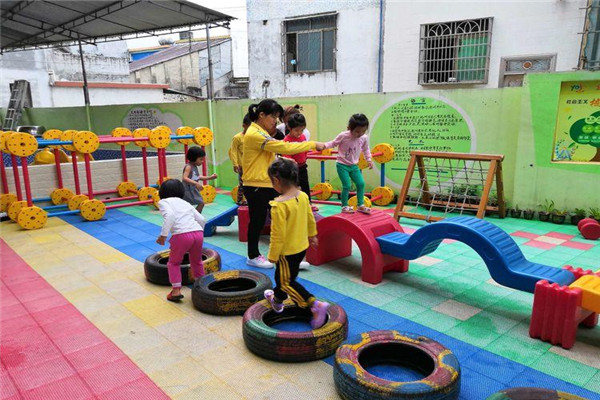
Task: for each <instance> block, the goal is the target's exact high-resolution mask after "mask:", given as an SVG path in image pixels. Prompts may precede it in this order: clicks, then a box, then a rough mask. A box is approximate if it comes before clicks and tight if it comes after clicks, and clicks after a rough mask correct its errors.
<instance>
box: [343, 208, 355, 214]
mask: <svg viewBox="0 0 600 400" xmlns="http://www.w3.org/2000/svg"><path fill="white" fill-rule="evenodd" d="M342 214H354V209H353V208H352V207H350V206H344V207H342Z"/></svg>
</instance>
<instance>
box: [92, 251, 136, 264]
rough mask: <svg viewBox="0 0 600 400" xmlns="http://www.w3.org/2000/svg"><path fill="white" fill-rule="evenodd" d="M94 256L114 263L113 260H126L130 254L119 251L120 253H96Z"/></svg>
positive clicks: (104, 261)
mask: <svg viewBox="0 0 600 400" xmlns="http://www.w3.org/2000/svg"><path fill="white" fill-rule="evenodd" d="M94 257H96V258H97V259H98V260H100V261H102V262H103V263H113V262H118V261H125V260H127V259H129V256H128V255H126V254H123V253H121V252H119V253H118V254H99V255H95V256H94Z"/></svg>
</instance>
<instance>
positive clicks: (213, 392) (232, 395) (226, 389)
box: [173, 379, 247, 400]
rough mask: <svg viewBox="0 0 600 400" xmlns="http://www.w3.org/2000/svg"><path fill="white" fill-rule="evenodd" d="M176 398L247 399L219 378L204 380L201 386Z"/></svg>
mask: <svg viewBox="0 0 600 400" xmlns="http://www.w3.org/2000/svg"><path fill="white" fill-rule="evenodd" d="M173 399H175V400H201V399H202V400H203V399H227V400H237V399H247V397H245V396H244V397H242V396H241V395H240V394H239V393H238V392H236V391H235V390H234V389H233V388H232V387H231V386H227V385H226V384H225V383H223V382H222V381H220V380H218V379H212V380H210V381H207V382H204V383H203V384H202V385H201V386H197V387H195V388H193V389H190V390H188V391H185V392H183V393H179V394H177V395H176V396H174V397H173Z"/></svg>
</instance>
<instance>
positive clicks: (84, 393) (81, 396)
mask: <svg viewBox="0 0 600 400" xmlns="http://www.w3.org/2000/svg"><path fill="white" fill-rule="evenodd" d="M23 398H24V399H31V400H39V399H44V400H54V399H56V400H65V399H68V400H87V399H93V398H94V395H93V394H92V392H91V391H90V389H89V387H88V386H87V384H86V383H85V382H84V380H83V379H81V377H79V376H78V375H72V376H68V377H66V378H64V379H59V380H55V381H53V382H50V383H48V384H46V385H43V386H39V387H37V388H35V389H31V390H28V391H26V392H24V393H23Z"/></svg>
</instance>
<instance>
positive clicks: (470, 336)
mask: <svg viewBox="0 0 600 400" xmlns="http://www.w3.org/2000/svg"><path fill="white" fill-rule="evenodd" d="M446 333H447V334H448V335H450V336H452V337H453V338H456V339H460V340H462V341H464V342H467V343H470V344H472V345H474V346H477V347H485V346H487V345H488V344H490V343H492V342H493V341H494V340H496V339H498V338H499V337H500V335H499V334H498V333H495V332H493V331H491V330H489V329H487V327H486V326H479V325H475V324H472V323H469V322H466V321H465V322H461V323H460V324H458V325H456V326H455V327H453V328H452V329H450V330H448V331H447V332H446Z"/></svg>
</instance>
